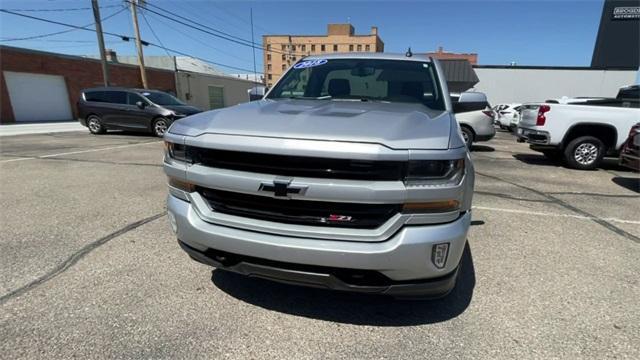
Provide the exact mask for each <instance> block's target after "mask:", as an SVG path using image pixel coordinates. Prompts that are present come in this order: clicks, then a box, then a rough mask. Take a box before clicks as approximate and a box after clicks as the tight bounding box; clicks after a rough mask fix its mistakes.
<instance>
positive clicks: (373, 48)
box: [262, 24, 384, 87]
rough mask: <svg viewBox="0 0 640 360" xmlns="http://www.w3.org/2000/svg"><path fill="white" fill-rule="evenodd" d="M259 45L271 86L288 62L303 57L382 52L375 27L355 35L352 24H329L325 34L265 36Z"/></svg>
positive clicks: (381, 45) (266, 80)
mask: <svg viewBox="0 0 640 360" xmlns="http://www.w3.org/2000/svg"><path fill="white" fill-rule="evenodd" d="M262 44H263V46H264V48H265V50H264V54H263V58H264V59H263V60H264V76H265V82H266V84H267V86H269V87H271V86H272V85H273V84H275V83H276V81H278V79H279V78H280V76H281V75H282V74H283V73H284V72H285V70H287V69H288V68H289V67H290V66H291V65H293V64H295V63H296V61H298V60H299V59H301V58H302V57H305V56H308V55H318V54H323V53H333V52H383V51H384V43H383V42H382V39H380V36H379V35H378V28H377V27H375V26H373V27H371V33H370V34H367V35H356V34H355V30H354V28H353V26H351V24H329V25H328V26H327V35H264V36H263V37H262Z"/></svg>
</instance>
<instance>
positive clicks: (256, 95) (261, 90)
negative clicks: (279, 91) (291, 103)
mask: <svg viewBox="0 0 640 360" xmlns="http://www.w3.org/2000/svg"><path fill="white" fill-rule="evenodd" d="M268 90H269V88H267V87H265V86H262V85H258V86H254V87H252V88H251V89H249V90H247V93H248V94H249V101H255V100H260V99H262V98H263V97H264V94H266V93H267V91H268Z"/></svg>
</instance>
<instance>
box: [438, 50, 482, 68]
mask: <svg viewBox="0 0 640 360" xmlns="http://www.w3.org/2000/svg"><path fill="white" fill-rule="evenodd" d="M425 55H427V56H431V57H434V58H436V59H440V60H467V61H468V62H469V63H470V64H471V65H477V64H478V54H476V53H452V52H446V51H444V50H443V49H442V46H440V47H438V51H436V52H428V53H425Z"/></svg>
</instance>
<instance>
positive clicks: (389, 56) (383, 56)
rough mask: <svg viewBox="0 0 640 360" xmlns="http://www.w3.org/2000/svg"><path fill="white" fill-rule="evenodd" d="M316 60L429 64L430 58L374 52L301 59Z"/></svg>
mask: <svg viewBox="0 0 640 360" xmlns="http://www.w3.org/2000/svg"><path fill="white" fill-rule="evenodd" d="M316 59H381V60H405V61H419V62H431V58H430V57H428V56H426V55H418V54H413V56H406V55H405V54H399V53H376V52H358V53H331V54H319V55H310V56H306V57H304V58H303V60H316Z"/></svg>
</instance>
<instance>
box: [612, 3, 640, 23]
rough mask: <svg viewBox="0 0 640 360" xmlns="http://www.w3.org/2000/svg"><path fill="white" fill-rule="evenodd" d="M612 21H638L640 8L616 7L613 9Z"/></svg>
mask: <svg viewBox="0 0 640 360" xmlns="http://www.w3.org/2000/svg"><path fill="white" fill-rule="evenodd" d="M612 15H613V17H612V18H613V20H638V19H640V6H616V7H614V8H613V14H612Z"/></svg>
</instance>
